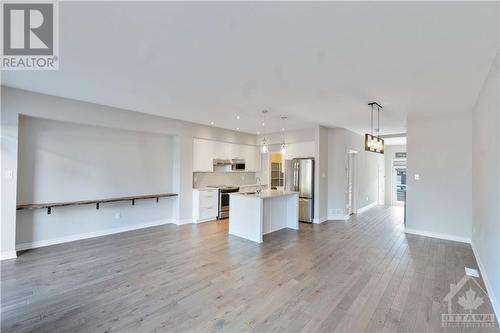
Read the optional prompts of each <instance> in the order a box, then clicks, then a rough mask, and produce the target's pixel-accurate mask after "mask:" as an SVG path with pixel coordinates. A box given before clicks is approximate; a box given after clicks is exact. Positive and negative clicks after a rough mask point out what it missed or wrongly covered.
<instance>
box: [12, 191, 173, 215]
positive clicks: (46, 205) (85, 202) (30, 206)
mask: <svg viewBox="0 0 500 333" xmlns="http://www.w3.org/2000/svg"><path fill="white" fill-rule="evenodd" d="M176 196H178V194H176V193H158V194H146V195H136V196H130V197H117V198H108V199H98V200H80V201H65V202H51V203H41V204H25V205H17V208H16V209H17V210H21V209H38V208H46V209H47V214H50V213H51V211H52V208H53V207H65V206H74V205H93V204H95V205H96V206H95V208H96V209H99V204H101V203H108V202H118V201H131V202H132V205H135V201H136V200H147V199H156V202H159V200H160V198H165V197H176Z"/></svg>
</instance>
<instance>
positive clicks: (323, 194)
mask: <svg viewBox="0 0 500 333" xmlns="http://www.w3.org/2000/svg"><path fill="white" fill-rule="evenodd" d="M315 144H316V149H315V161H314V163H315V165H314V166H315V170H314V177H315V181H314V182H315V184H314V223H321V222H324V221H326V220H328V128H327V127H324V126H317V127H316V128H315Z"/></svg>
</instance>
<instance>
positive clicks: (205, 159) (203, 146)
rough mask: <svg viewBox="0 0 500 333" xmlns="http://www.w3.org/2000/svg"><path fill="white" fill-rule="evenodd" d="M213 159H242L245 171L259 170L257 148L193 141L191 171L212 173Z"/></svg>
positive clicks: (226, 143) (217, 142) (208, 141)
mask: <svg viewBox="0 0 500 333" xmlns="http://www.w3.org/2000/svg"><path fill="white" fill-rule="evenodd" d="M214 159H244V160H245V171H259V170H260V153H259V148H258V147H256V146H250V145H240V144H235V143H228V142H220V141H211V140H204V139H194V141H193V171H194V172H212V171H214V168H213V160H214Z"/></svg>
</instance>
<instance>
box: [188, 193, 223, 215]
mask: <svg viewBox="0 0 500 333" xmlns="http://www.w3.org/2000/svg"><path fill="white" fill-rule="evenodd" d="M218 213H219V190H218V189H194V190H193V221H194V222H195V223H201V222H207V221H212V220H215V219H216V218H217V214H218Z"/></svg>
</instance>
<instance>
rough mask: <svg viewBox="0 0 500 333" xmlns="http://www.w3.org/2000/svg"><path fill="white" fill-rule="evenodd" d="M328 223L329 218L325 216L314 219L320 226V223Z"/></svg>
mask: <svg viewBox="0 0 500 333" xmlns="http://www.w3.org/2000/svg"><path fill="white" fill-rule="evenodd" d="M326 221H328V217H327V216H323V217H320V218H317V217H315V218H314V219H313V223H316V224H320V223H323V222H326Z"/></svg>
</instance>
